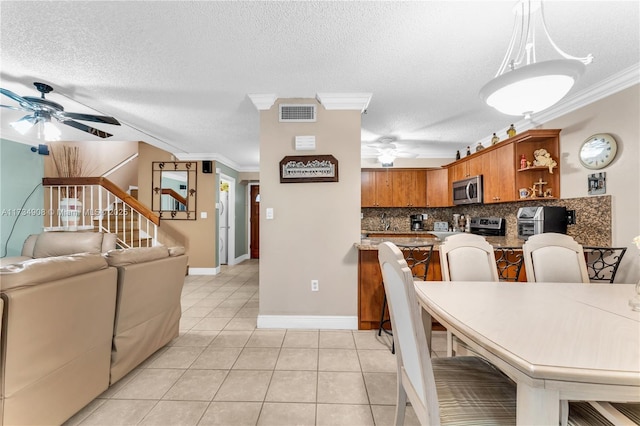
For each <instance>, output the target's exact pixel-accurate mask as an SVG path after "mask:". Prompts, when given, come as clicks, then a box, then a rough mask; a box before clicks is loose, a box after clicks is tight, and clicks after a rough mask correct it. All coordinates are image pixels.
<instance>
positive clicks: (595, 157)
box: [580, 133, 618, 169]
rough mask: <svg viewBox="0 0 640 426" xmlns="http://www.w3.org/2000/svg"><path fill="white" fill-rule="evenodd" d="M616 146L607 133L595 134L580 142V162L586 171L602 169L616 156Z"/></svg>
mask: <svg viewBox="0 0 640 426" xmlns="http://www.w3.org/2000/svg"><path fill="white" fill-rule="evenodd" d="M617 151H618V144H617V143H616V140H615V139H614V138H613V136H611V135H610V134H608V133H596V134H595V135H593V136H589V137H588V138H587V139H585V141H584V142H582V146H581V147H580V162H581V163H582V165H583V166H585V167H586V168H587V169H602V168H603V167H606V166H608V165H609V164H610V163H611V162H612V161H613V159H614V158H615V156H616V152H617Z"/></svg>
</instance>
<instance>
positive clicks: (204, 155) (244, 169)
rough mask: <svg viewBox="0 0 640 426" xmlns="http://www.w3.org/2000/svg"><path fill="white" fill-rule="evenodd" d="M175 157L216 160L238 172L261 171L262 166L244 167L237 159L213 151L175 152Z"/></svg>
mask: <svg viewBox="0 0 640 426" xmlns="http://www.w3.org/2000/svg"><path fill="white" fill-rule="evenodd" d="M172 154H173V155H174V157H176V158H177V159H178V160H179V161H203V160H204V161H215V162H218V163H222V164H224V165H225V166H228V167H230V168H232V169H233V170H235V171H236V172H259V171H260V168H259V167H258V168H255V167H242V166H241V165H240V164H238V163H236V162H235V161H232V160H230V159H229V158H227V157H225V156H224V155H220V154H215V153H211V152H195V153H194V152H189V153H187V152H177V153H176V152H173V153H172Z"/></svg>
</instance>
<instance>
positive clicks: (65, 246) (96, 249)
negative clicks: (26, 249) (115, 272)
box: [33, 232, 104, 258]
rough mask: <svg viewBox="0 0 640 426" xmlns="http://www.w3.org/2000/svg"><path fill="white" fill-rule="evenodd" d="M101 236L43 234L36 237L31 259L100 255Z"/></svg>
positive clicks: (59, 233) (66, 233) (75, 233)
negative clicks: (76, 254) (82, 254)
mask: <svg viewBox="0 0 640 426" xmlns="http://www.w3.org/2000/svg"><path fill="white" fill-rule="evenodd" d="M103 235H104V234H102V233H101V232H43V233H41V234H40V235H38V240H37V241H36V245H35V247H34V249H33V257H34V258H41V257H50V256H65V255H68V254H74V253H102V237H103Z"/></svg>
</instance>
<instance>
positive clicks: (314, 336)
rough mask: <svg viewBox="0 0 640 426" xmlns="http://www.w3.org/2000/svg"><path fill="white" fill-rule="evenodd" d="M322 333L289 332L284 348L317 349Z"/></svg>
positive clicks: (285, 338) (315, 331)
mask: <svg viewBox="0 0 640 426" xmlns="http://www.w3.org/2000/svg"><path fill="white" fill-rule="evenodd" d="M319 336H320V333H319V331H317V330H313V331H297V330H287V334H286V335H285V337H284V342H283V343H282V347H283V348H312V349H313V348H317V347H318V340H319V338H320V337H319Z"/></svg>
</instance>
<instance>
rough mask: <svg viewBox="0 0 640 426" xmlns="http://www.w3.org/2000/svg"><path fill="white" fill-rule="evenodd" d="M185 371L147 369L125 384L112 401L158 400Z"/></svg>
mask: <svg viewBox="0 0 640 426" xmlns="http://www.w3.org/2000/svg"><path fill="white" fill-rule="evenodd" d="M184 372H185V370H179V369H169V368H147V369H144V370H142V371H140V373H139V374H138V375H136V376H135V377H134V378H133V379H132V380H131V381H130V382H128V383H127V384H125V385H124V386H123V387H122V389H120V391H119V392H118V393H116V394H115V395H113V397H112V398H113V399H160V398H162V396H163V395H164V394H165V392H167V391H168V390H169V389H170V388H171V386H173V385H174V384H175V383H176V382H177V381H178V379H179V378H180V377H181V376H182V375H183V374H184Z"/></svg>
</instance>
